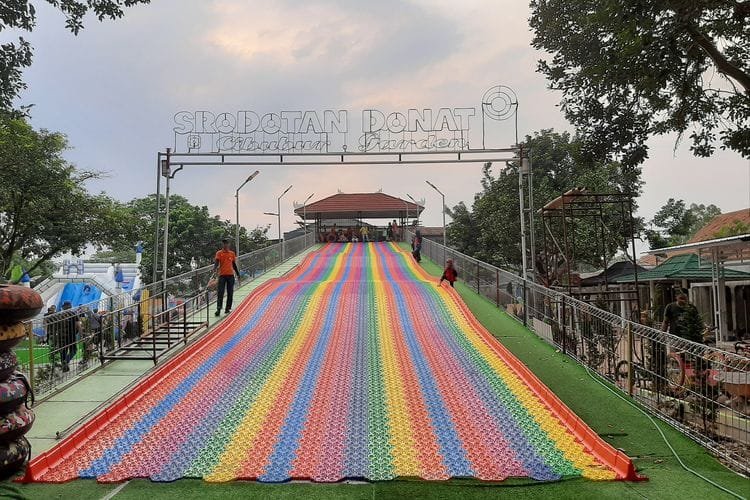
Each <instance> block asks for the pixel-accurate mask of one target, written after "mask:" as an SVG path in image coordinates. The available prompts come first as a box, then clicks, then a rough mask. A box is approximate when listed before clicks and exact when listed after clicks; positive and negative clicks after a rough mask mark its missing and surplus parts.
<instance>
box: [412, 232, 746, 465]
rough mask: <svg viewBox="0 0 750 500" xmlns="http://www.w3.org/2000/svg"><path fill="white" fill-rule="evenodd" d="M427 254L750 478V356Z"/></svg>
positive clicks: (436, 247)
mask: <svg viewBox="0 0 750 500" xmlns="http://www.w3.org/2000/svg"><path fill="white" fill-rule="evenodd" d="M411 237H412V235H411V234H409V240H411ZM422 253H423V255H425V256H426V257H428V258H429V259H431V260H432V261H434V262H436V263H438V264H440V263H442V262H444V261H445V259H452V260H453V262H454V266H455V267H456V268H457V270H458V273H459V276H460V280H461V281H463V282H464V283H465V284H466V285H467V286H469V287H470V288H472V289H473V290H474V291H476V292H477V293H478V294H479V295H481V296H483V297H485V298H487V299H488V300H490V301H492V302H493V303H495V305H496V306H497V307H498V308H501V309H503V310H505V311H506V312H508V313H509V314H510V315H511V316H513V317H515V318H516V319H518V321H520V322H523V323H524V324H525V325H526V326H528V327H529V328H530V329H531V330H532V331H533V332H535V333H536V334H537V335H538V336H539V337H541V338H543V339H544V340H546V341H547V342H549V343H550V344H552V345H554V346H555V347H557V348H559V349H560V350H561V351H562V352H563V353H565V354H567V355H568V356H570V357H572V358H574V359H575V360H577V361H578V362H580V363H581V364H583V365H584V366H586V367H588V369H590V370H592V371H594V372H596V373H597V374H599V375H600V376H602V377H604V378H606V379H607V380H609V381H610V382H611V383H613V384H614V385H615V386H616V387H618V388H619V389H620V390H621V391H622V392H624V393H626V394H628V395H630V396H631V397H632V398H633V399H635V400H637V401H638V402H639V403H640V404H641V405H642V406H643V407H645V408H646V409H647V410H648V411H650V412H651V413H653V414H655V415H657V416H658V417H660V418H661V419H663V420H665V421H667V422H669V423H670V424H671V425H673V426H674V427H676V428H678V429H679V430H681V431H682V432H684V433H685V434H687V435H688V436H690V437H691V438H693V439H694V440H696V441H698V442H699V443H701V444H702V445H704V446H705V447H706V448H708V449H709V450H711V451H712V452H713V453H714V454H716V455H717V456H718V457H719V458H720V459H721V460H722V461H723V462H724V463H725V464H726V465H728V466H730V467H732V468H733V469H735V470H739V471H742V472H744V473H750V358H748V357H747V356H745V355H743V354H740V353H734V352H729V351H725V350H722V349H717V348H716V347H712V346H710V345H706V344H701V343H696V342H691V341H689V340H685V339H683V338H680V337H677V336H675V335H671V334H669V333H666V332H663V331H661V330H657V329H655V328H651V327H650V326H648V325H645V324H641V323H637V322H634V321H630V320H628V319H624V318H622V317H620V316H617V315H615V314H612V313H610V312H608V311H605V310H602V309H599V308H597V307H595V306H594V305H592V304H589V303H586V302H583V301H580V300H577V299H575V298H573V297H571V296H569V295H566V294H564V293H561V292H559V291H555V290H550V289H548V288H545V287H543V286H541V285H539V284H537V283H533V282H531V281H528V280H524V279H523V278H521V277H519V276H517V275H515V274H513V273H509V272H507V271H504V270H502V269H499V268H497V267H495V266H492V265H490V264H487V263H484V262H481V261H478V260H476V259H474V258H472V257H469V256H467V255H464V254H462V253H460V252H456V251H455V250H452V249H450V248H445V247H443V245H440V244H438V243H436V242H434V241H431V240H428V239H423V242H422ZM571 383H575V382H574V381H571Z"/></svg>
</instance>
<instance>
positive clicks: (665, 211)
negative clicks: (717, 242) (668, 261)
mask: <svg viewBox="0 0 750 500" xmlns="http://www.w3.org/2000/svg"><path fill="white" fill-rule="evenodd" d="M719 214H721V210H720V209H719V207H717V206H716V205H708V206H706V205H703V204H701V205H697V204H695V203H693V204H691V205H690V206H689V207H688V206H686V204H685V201H684V200H675V199H674V198H670V199H669V200H667V203H666V204H665V205H664V206H662V207H661V208H660V209H659V211H658V212H656V214H655V215H654V217H653V219H651V225H652V228H651V229H647V230H646V231H645V234H646V239H647V240H648V242H649V245H650V247H651V249H657V248H665V247H670V246H675V245H682V244H684V243H687V242H688V241H689V240H690V238H692V237H693V236H695V233H697V232H698V230H699V229H700V228H702V227H703V226H705V225H706V224H708V222H709V221H711V219H713V218H714V217H716V216H717V215H719ZM654 228H655V229H654Z"/></svg>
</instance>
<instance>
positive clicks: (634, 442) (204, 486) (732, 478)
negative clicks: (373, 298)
mask: <svg viewBox="0 0 750 500" xmlns="http://www.w3.org/2000/svg"><path fill="white" fill-rule="evenodd" d="M422 265H423V267H424V268H425V269H426V270H427V271H428V272H429V273H431V274H433V275H436V276H439V275H440V273H441V272H442V270H441V269H440V268H438V267H437V266H436V265H435V264H433V263H431V262H429V261H427V260H426V259H425V260H423V261H422ZM456 288H457V290H458V292H459V293H460V294H461V296H462V297H463V299H464V300H465V301H466V303H467V305H468V306H469V308H470V309H471V310H472V311H473V313H474V314H475V315H476V317H477V318H478V319H479V320H480V321H481V322H482V324H483V325H485V327H486V328H487V329H488V330H489V331H490V332H492V334H493V335H495V336H496V337H497V338H498V339H499V340H500V341H501V342H502V343H503V344H504V345H505V346H506V347H507V348H508V349H510V350H511V351H512V352H513V354H515V355H516V357H518V358H519V359H520V360H521V361H523V362H524V363H525V364H526V365H527V366H528V367H529V368H531V370H532V371H533V372H534V373H535V374H536V375H537V377H539V378H540V379H541V380H542V381H543V382H544V383H545V384H547V386H548V387H550V388H551V389H552V390H553V391H554V392H555V393H556V394H557V395H558V397H560V399H562V400H563V401H564V402H565V403H566V404H567V405H568V406H569V407H570V408H571V409H572V410H573V411H575V412H576V413H577V414H578V415H579V416H580V417H581V418H583V420H584V421H585V422H586V423H587V424H588V425H589V426H590V427H592V428H593V429H594V430H595V431H596V432H598V433H599V434H600V435H601V436H602V437H603V438H604V439H605V440H606V441H607V442H609V443H610V444H612V445H613V446H615V447H616V448H620V449H622V450H624V451H625V452H626V453H627V454H628V455H629V456H631V457H633V459H634V462H635V464H636V466H637V467H638V470H639V472H640V473H641V474H645V475H646V476H648V478H649V480H648V481H645V482H639V483H629V482H622V481H610V482H593V481H588V480H585V479H571V480H566V481H561V482H557V483H537V484H528V482H525V481H524V482H519V481H506V482H504V483H496V484H490V483H482V482H480V481H476V480H451V481H446V482H427V481H417V480H415V481H409V480H398V481H388V482H382V483H367V484H332V485H327V484H311V483H287V484H260V483H252V482H241V481H240V482H232V483H226V484H209V483H205V482H203V481H200V480H190V479H183V480H180V481H176V482H174V483H163V484H162V483H152V482H150V481H148V480H134V481H130V482H129V483H127V484H126V485H125V486H124V487H123V488H122V489H121V490H120V491H119V492H118V493H117V495H116V497H115V498H117V499H118V500H123V499H133V500H143V499H146V498H148V499H151V498H154V499H157V498H158V499H162V498H163V499H175V500H185V499H188V498H201V499H214V498H216V499H224V498H259V499H260V498H262V499H266V498H275V499H303V500H329V499H330V500H335V499H344V498H346V499H360V498H361V499H373V498H377V499H391V498H394V499H396V498H408V499H410V500H416V499H422V498H424V499H446V500H449V499H456V500H458V499H461V500H470V499H480V498H490V497H491V498H498V497H500V498H501V497H511V496H512V497H514V498H520V499H526V498H529V499H531V498H555V499H568V498H570V499H589V498H591V499H607V498H613V499H615V498H617V499H629V498H655V499H657V498H658V499H679V500H684V499H687V498H702V499H706V500H708V499H711V500H713V499H722V498H732V497H731V496H729V495H727V494H725V493H723V492H722V491H720V490H718V489H717V488H715V487H713V486H711V485H710V484H708V483H706V482H704V481H703V480H701V479H699V478H697V477H695V476H694V475H692V474H690V473H688V472H686V471H684V470H683V469H682V468H681V467H680V465H679V464H678V462H677V460H676V459H675V458H674V457H673V455H672V453H671V452H670V451H669V448H668V447H667V445H666V444H665V443H664V442H663V441H662V439H661V437H660V436H659V434H658V432H657V431H656V430H655V429H654V428H653V425H652V424H651V422H650V421H649V420H648V419H647V418H646V417H645V416H644V415H643V414H642V413H640V412H638V411H637V410H635V409H633V408H632V407H631V406H629V405H628V404H627V403H626V402H624V401H622V400H620V399H619V398H617V397H616V396H614V395H613V394H612V393H610V392H609V391H607V390H606V389H605V388H604V387H602V386H601V385H599V384H598V383H597V382H595V381H594V380H592V379H591V378H590V376H589V375H588V373H587V372H586V371H585V370H584V369H583V368H582V367H581V366H580V365H578V364H577V363H576V362H575V361H573V360H571V359H570V358H568V357H567V356H565V355H563V354H561V353H559V352H556V351H555V349H554V348H553V347H551V346H550V345H548V344H547V343H546V342H544V341H543V340H541V339H539V338H538V337H536V336H535V335H534V334H533V333H532V332H530V331H529V330H527V329H525V328H524V327H523V326H522V325H520V324H519V323H518V322H517V321H516V320H515V319H513V318H511V317H510V316H509V315H507V314H505V313H503V312H499V311H498V309H497V308H496V307H495V305H494V304H493V303H491V302H489V301H487V300H485V299H484V298H483V297H480V296H479V295H477V294H476V293H474V292H473V291H472V290H471V289H469V288H468V287H466V286H464V285H463V284H462V283H457V286H456ZM658 425H659V426H660V427H661V429H662V430H663V432H664V433H665V435H666V436H667V439H668V440H669V441H670V443H671V444H672V446H673V447H674V448H675V450H676V451H677V453H678V454H679V455H680V457H681V458H682V460H683V461H684V462H685V463H686V464H687V465H688V466H689V467H691V468H693V469H695V470H697V471H698V472H700V473H701V474H703V475H705V476H707V477H709V478H710V479H712V480H713V481H716V482H718V483H719V484H721V485H723V486H725V487H727V488H729V489H731V490H733V491H735V492H737V493H739V494H741V495H743V496H750V480H748V479H745V478H742V477H740V476H738V475H736V474H734V473H733V472H731V471H730V470H728V469H726V468H725V467H724V466H722V465H721V464H720V463H719V462H718V461H717V460H716V459H714V458H713V457H711V456H710V455H709V454H708V453H707V452H706V451H705V450H704V449H703V448H702V447H701V446H699V445H698V444H696V443H694V442H693V441H691V440H690V439H688V438H686V437H685V436H683V435H682V434H680V433H679V432H678V431H676V430H674V429H672V428H671V427H670V426H668V425H666V424H664V423H659V424H658ZM3 486H4V487H5V488H6V489H0V498H2V497H3V495H4V494H7V493H11V494H12V492H11V490H10V489H13V490H15V491H17V492H18V493H19V494H20V495H21V496H20V497H19V498H30V499H37V498H38V499H54V498H60V499H75V500H88V499H99V498H102V497H104V496H105V495H107V494H108V493H109V492H112V491H113V490H114V489H115V488H117V487H118V485H102V484H97V483H96V482H95V481H89V480H77V481H72V482H70V483H66V484H61V485H47V484H30V485H11V484H8V483H5V484H3V485H0V488H2V487H3Z"/></svg>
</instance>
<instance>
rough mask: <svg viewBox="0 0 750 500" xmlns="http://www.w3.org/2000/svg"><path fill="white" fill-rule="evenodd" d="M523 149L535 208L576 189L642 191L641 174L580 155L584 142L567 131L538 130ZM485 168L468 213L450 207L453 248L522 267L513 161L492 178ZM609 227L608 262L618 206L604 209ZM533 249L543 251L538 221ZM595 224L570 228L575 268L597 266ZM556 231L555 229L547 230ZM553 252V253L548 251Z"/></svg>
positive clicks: (616, 237)
mask: <svg viewBox="0 0 750 500" xmlns="http://www.w3.org/2000/svg"><path fill="white" fill-rule="evenodd" d="M526 146H527V147H528V148H529V149H530V150H531V152H532V155H533V163H532V168H533V173H534V198H535V200H536V202H537V207H535V209H537V208H539V207H540V206H542V205H544V204H545V203H547V202H548V201H550V200H552V199H554V198H556V197H558V196H560V195H561V194H562V193H564V192H566V191H568V190H569V189H571V188H573V187H576V186H583V187H586V188H588V189H590V190H591V191H596V192H607V193H611V192H619V193H632V194H633V195H638V194H639V192H640V188H641V181H640V170H639V169H638V168H628V169H624V168H622V166H621V165H620V164H618V163H613V162H601V161H600V162H592V161H590V160H589V159H588V157H587V156H586V155H584V154H583V153H582V147H583V141H582V139H581V138H580V137H578V136H573V137H571V135H570V134H569V133H567V132H565V133H557V132H554V131H552V130H542V131H541V132H538V133H536V134H534V135H533V136H527V137H526ZM492 170H493V166H492V165H490V164H486V165H485V167H484V170H483V174H482V191H481V192H480V193H478V194H477V195H476V197H475V199H474V204H473V206H472V211H471V212H468V211H467V210H466V207H464V206H462V205H459V206H457V207H454V209H453V211H452V213H453V214H454V216H455V217H454V221H453V222H452V223H451V225H450V226H449V228H448V236H449V239H450V243H451V245H453V246H455V247H457V248H458V249H461V250H462V251H464V252H466V253H469V254H470V255H472V256H474V257H476V258H478V259H480V260H483V261H485V262H489V263H491V264H495V265H497V266H500V267H505V268H516V269H517V268H519V267H520V264H521V248H520V214H519V210H518V165H517V164H513V163H511V164H510V165H509V166H508V167H505V168H502V167H501V170H500V172H499V173H498V174H493V172H492ZM604 216H605V224H606V225H607V231H608V234H607V238H606V240H607V246H606V255H607V257H608V258H611V257H612V256H613V255H614V254H615V253H617V251H618V250H619V249H620V247H621V246H622V245H623V244H624V239H623V238H622V234H620V233H621V232H623V231H625V230H626V229H627V228H623V227H619V224H620V220H621V217H620V214H619V210H618V209H617V208H614V207H613V209H611V210H606V211H605V214H604ZM536 226H537V227H536V241H537V247H538V248H537V251H538V253H539V252H541V250H542V249H541V243H542V231H543V230H544V228H543V227H542V221H541V220H538V219H537V225H536ZM598 228H599V226H597V224H595V223H591V221H589V223H588V224H586V223H580V224H577V225H576V226H575V228H572V229H571V231H572V232H571V235H570V236H571V240H572V241H573V242H574V245H575V246H576V252H575V257H576V260H577V262H578V263H579V264H584V265H590V266H596V267H598V266H601V265H602V262H601V257H600V256H599V255H600V253H601V247H600V242H601V234H600V232H599V231H600V229H598ZM551 229H552V230H553V231H556V230H557V228H551ZM551 250H553V251H554V249H551Z"/></svg>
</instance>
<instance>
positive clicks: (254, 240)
mask: <svg viewBox="0 0 750 500" xmlns="http://www.w3.org/2000/svg"><path fill="white" fill-rule="evenodd" d="M164 202H165V200H164V197H162V200H161V206H162V208H163V207H164ZM169 205H170V214H169V255H168V259H167V262H168V266H169V268H168V270H167V274H168V275H169V276H174V275H176V274H179V273H182V272H185V271H189V270H190V261H191V260H192V259H193V258H195V260H196V262H197V264H198V265H199V266H205V265H208V264H211V263H212V262H213V256H214V254H215V253H216V250H218V249H219V247H220V241H221V239H222V238H230V239H232V241H234V234H235V225H234V224H232V223H231V222H229V221H227V220H222V219H221V218H220V217H219V216H215V215H211V214H210V213H209V211H208V207H206V206H197V205H193V204H191V203H190V202H189V201H188V200H187V199H186V198H184V197H182V196H179V195H172V196H170V197H169ZM126 211H127V212H128V215H127V217H128V219H129V220H131V221H133V223H132V225H131V226H130V228H129V231H128V232H127V233H126V234H123V235H122V236H121V237H120V238H118V239H115V240H113V241H112V242H111V244H110V247H111V250H113V251H115V252H118V253H119V252H123V251H132V249H133V245H134V244H135V242H137V241H143V242H144V245H143V260H142V265H143V277H144V279H145V280H147V281H148V280H149V279H150V278H151V276H152V271H153V267H152V260H153V235H154V231H155V230H156V220H155V218H154V214H155V212H156V195H150V196H147V197H145V198H137V199H134V200H131V201H130V202H129V203H128V204H127V207H126ZM162 229H163V227H162ZM267 232H268V227H256V228H254V229H251V230H247V229H246V228H244V227H240V246H241V249H242V253H247V252H251V251H253V250H257V249H259V248H263V247H264V246H266V245H267V244H268V238H267V236H266V235H267ZM162 241H163V240H162ZM161 251H162V248H159V253H161Z"/></svg>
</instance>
